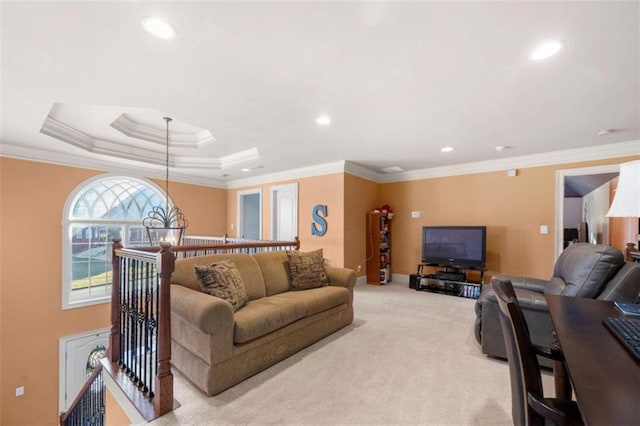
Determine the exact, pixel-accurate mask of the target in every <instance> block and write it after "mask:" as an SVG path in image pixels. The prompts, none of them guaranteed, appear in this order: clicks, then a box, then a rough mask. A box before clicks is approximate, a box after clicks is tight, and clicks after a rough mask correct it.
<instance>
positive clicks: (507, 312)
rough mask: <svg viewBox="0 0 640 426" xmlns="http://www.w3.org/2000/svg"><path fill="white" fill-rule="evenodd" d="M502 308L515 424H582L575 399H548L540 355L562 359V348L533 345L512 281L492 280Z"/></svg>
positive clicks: (501, 318) (502, 323)
mask: <svg viewBox="0 0 640 426" xmlns="http://www.w3.org/2000/svg"><path fill="white" fill-rule="evenodd" d="M491 285H492V286H493V289H494V291H495V294H496V296H497V297H496V298H497V300H498V305H499V307H500V323H501V326H502V334H503V336H504V341H505V346H506V350H507V357H508V359H509V373H510V376H511V412H512V416H513V423H514V425H544V424H545V419H546V420H549V421H551V422H553V423H555V424H558V425H579V424H582V418H581V416H580V411H579V410H578V405H577V404H576V402H575V401H571V400H570V399H561V398H545V397H544V396H543V389H542V377H541V375H540V365H539V364H538V358H537V356H536V355H543V356H547V357H550V358H552V359H555V360H561V359H562V354H561V353H560V352H559V351H558V350H554V349H553V348H548V349H545V350H542V349H541V348H536V347H534V345H532V344H531V339H530V337H529V330H528V327H527V323H526V321H525V319H524V315H523V314H522V311H521V309H520V306H519V304H518V299H517V298H516V294H515V292H514V290H513V286H512V284H511V281H500V280H492V281H491Z"/></svg>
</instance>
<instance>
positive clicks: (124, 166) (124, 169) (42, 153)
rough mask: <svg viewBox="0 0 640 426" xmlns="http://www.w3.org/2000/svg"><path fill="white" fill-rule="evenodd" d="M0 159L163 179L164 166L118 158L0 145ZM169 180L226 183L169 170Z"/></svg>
mask: <svg viewBox="0 0 640 426" xmlns="http://www.w3.org/2000/svg"><path fill="white" fill-rule="evenodd" d="M0 156H2V157H9V158H17V159H19V160H27V161H37V162H40V163H47V164H55V165H61V166H68V167H77V168H81V169H89V170H98V171H105V172H113V173H126V174H130V175H134V176H144V177H149V178H156V179H164V178H165V169H164V167H163V168H162V169H160V168H158V167H148V166H146V165H145V164H144V163H142V164H141V163H134V162H132V161H129V160H121V159H119V160H117V161H114V160H112V159H110V158H90V157H83V156H80V155H71V154H69V153H62V152H57V151H47V150H44V149H42V148H32V147H25V146H21V145H11V144H7V143H2V144H0ZM170 178H171V181H172V182H180V183H186V184H193V185H200V186H207V187H211V188H219V189H226V187H227V185H226V183H225V182H224V181H223V180H220V179H214V178H209V177H202V176H194V175H193V174H186V173H182V172H179V171H175V170H172V171H171V174H170Z"/></svg>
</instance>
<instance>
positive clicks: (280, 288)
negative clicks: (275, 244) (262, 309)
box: [253, 250, 290, 296]
mask: <svg viewBox="0 0 640 426" xmlns="http://www.w3.org/2000/svg"><path fill="white" fill-rule="evenodd" d="M253 257H254V258H255V259H256V261H257V262H258V265H260V270H261V271H262V278H263V279H264V286H265V290H266V292H267V296H273V295H274V294H280V293H284V292H285V291H289V290H290V279H289V258H288V257H287V253H286V252H285V251H284V250H278V251H266V252H262V253H256V254H254V255H253Z"/></svg>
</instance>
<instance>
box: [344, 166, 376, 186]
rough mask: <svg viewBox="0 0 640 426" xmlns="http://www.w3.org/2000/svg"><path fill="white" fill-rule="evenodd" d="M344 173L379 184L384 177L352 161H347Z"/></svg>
mask: <svg viewBox="0 0 640 426" xmlns="http://www.w3.org/2000/svg"><path fill="white" fill-rule="evenodd" d="M344 172H345V173H349V174H351V175H354V176H358V177H361V178H362V179H366V180H370V181H373V182H378V183H379V182H380V177H381V176H382V175H381V174H380V173H378V172H374V171H373V170H371V169H367V168H366V167H362V166H360V165H358V164H356V163H353V162H351V161H345V165H344Z"/></svg>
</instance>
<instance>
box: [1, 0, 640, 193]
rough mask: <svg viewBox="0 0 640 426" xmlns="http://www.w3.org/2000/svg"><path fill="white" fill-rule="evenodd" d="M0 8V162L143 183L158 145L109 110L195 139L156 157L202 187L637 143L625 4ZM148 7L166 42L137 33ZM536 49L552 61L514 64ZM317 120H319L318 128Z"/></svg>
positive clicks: (638, 11) (158, 165)
mask: <svg viewBox="0 0 640 426" xmlns="http://www.w3.org/2000/svg"><path fill="white" fill-rule="evenodd" d="M0 8H1V14H2V76H1V77H2V86H1V90H2V128H1V131H2V133H1V139H0V141H1V142H2V153H3V154H4V155H13V156H19V157H20V156H22V157H33V158H37V159H51V160H52V161H56V159H64V160H65V161H67V162H73V163H74V164H78V165H86V164H94V165H95V164H104V167H105V168H106V169H117V168H127V167H129V168H130V167H136V168H137V169H138V170H143V171H148V173H149V174H150V175H153V174H154V173H156V174H157V173H159V171H161V170H162V169H163V167H162V163H163V160H162V159H163V153H164V146H163V144H162V143H161V142H162V141H159V142H160V143H158V141H156V142H152V141H151V142H150V141H149V140H147V141H145V140H143V139H139V138H132V137H129V136H126V135H124V134H123V133H121V132H118V131H117V130H116V129H115V128H114V127H113V126H112V123H113V122H114V121H115V120H117V119H118V118H119V117H121V116H122V114H127V116H128V117H132V116H138V117H140V121H141V122H143V124H144V125H146V126H150V127H151V128H154V127H155V126H156V125H157V127H156V130H155V132H156V133H157V132H164V128H165V127H164V126H165V122H164V121H163V119H162V117H164V116H170V117H172V118H174V120H175V121H174V122H173V123H172V124H175V126H176V127H175V131H176V132H179V131H181V130H185V129H186V130H189V129H190V130H194V129H195V130H194V131H195V132H199V131H209V132H210V134H211V135H210V136H211V138H209V137H205V138H204V139H203V140H204V141H205V142H202V141H200V142H199V143H198V144H197V145H198V146H196V147H194V146H191V147H189V146H181V147H172V151H171V152H172V156H171V162H172V175H173V176H177V175H179V176H181V177H182V178H183V179H189V178H193V179H194V180H196V181H198V182H205V183H211V184H220V183H221V182H222V183H223V184H224V183H229V182H233V181H234V180H238V179H243V178H247V177H249V176H251V177H255V176H259V175H261V174H273V173H282V172H283V171H286V170H290V169H296V168H305V167H317V166H319V165H322V164H328V163H334V162H336V161H344V160H346V161H348V162H351V163H355V164H357V165H359V166H362V167H365V168H367V169H370V170H372V171H374V172H380V169H382V168H386V167H391V166H397V167H400V168H402V169H403V170H405V171H415V170H424V169H431V168H442V167H454V166H459V165H460V164H467V163H473V162H478V161H491V160H499V159H503V158H505V157H512V156H513V157H521V156H529V155H533V154H540V153H545V152H549V151H557V150H565V149H577V148H591V147H601V146H605V147H606V146H607V145H609V144H615V143H617V142H624V141H637V140H639V139H640V68H639V67H640V2H635V1H630V2H608V1H602V2H504V1H502V2H396V1H387V2H384V1H376V2H319V1H316V2H283V1H277V2H268V1H261V2H205V1H202V2H183V1H172V2H171V1H169V2H147V1H139V2H135V1H125V2H111V1H108V2H94V1H86V2H58V1H46V2H26V1H25V2H7V1H3V2H2V3H1V4H0ZM152 15H157V16H161V17H164V18H166V19H167V20H168V21H169V22H171V23H172V24H173V25H174V26H175V27H176V29H177V31H178V36H177V38H176V39H174V40H172V41H163V40H160V39H156V38H154V37H152V36H150V35H149V34H147V33H146V32H145V31H144V30H143V28H142V26H141V20H142V18H144V17H146V16H152ZM550 39H554V40H558V41H560V42H561V43H562V44H563V48H562V50H561V51H560V52H559V54H558V55H556V56H554V57H552V58H549V59H547V60H545V61H541V62H532V61H531V60H529V58H528V55H529V53H530V51H531V49H533V48H534V47H535V46H536V45H537V44H538V43H540V42H542V41H546V40H550ZM320 114H328V115H329V116H331V118H332V124H331V125H329V126H325V127H322V126H318V125H317V124H316V123H315V119H316V117H317V116H319V115H320ZM52 120H55V122H56V123H55V124H56V125H55V126H54V127H55V129H56V130H55V131H52V130H51V129H52V127H47V126H45V130H44V133H43V132H41V129H42V128H43V125H45V123H48V124H49V125H51V123H53V121H52ZM58 120H59V121H58ZM47 128H48V129H49V131H47V130H46V129H47ZM603 129H614V130H615V131H614V132H612V133H610V134H608V135H605V136H598V135H597V133H598V132H599V131H600V130H603ZM186 130H185V131H186ZM152 132H153V130H152ZM52 133H56V134H57V137H52V136H50V134H52ZM161 134H162V133H160V135H161ZM61 135H62V136H65V135H66V138H67V139H71V140H72V141H71V142H70V141H69V140H67V141H64V139H65V138H64V137H62V138H60V136H61ZM156 136H157V135H156ZM61 139H63V140H61ZM151 139H153V138H151ZM74 141H75V143H74ZM79 141H84V142H86V144H85V143H84V142H83V143H80V142H79ZM447 145H448V146H452V147H454V148H455V150H454V151H453V152H451V153H447V154H444V153H441V152H440V148H442V147H444V146H447ZM498 145H504V146H509V147H511V149H507V150H504V151H502V152H497V151H496V150H495V149H494V148H495V147H496V146H498ZM105 147H107V148H108V149H107V148H105ZM638 154H640V143H639V144H638ZM245 166H249V167H253V170H251V171H250V172H248V173H246V172H241V171H240V168H241V167H245ZM257 166H259V167H257Z"/></svg>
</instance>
